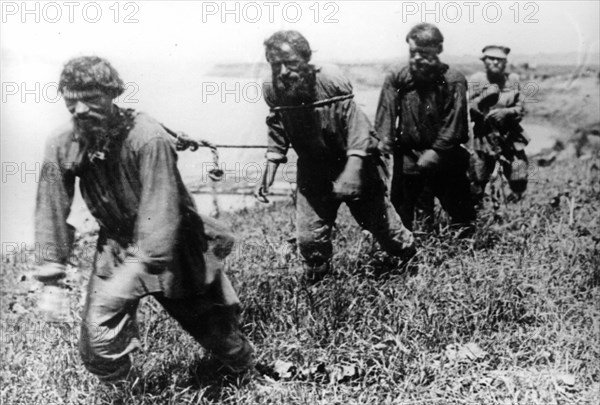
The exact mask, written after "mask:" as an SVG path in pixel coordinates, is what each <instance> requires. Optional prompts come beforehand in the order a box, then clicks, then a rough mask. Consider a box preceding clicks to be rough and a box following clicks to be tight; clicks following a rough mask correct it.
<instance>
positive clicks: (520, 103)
mask: <svg viewBox="0 0 600 405" xmlns="http://www.w3.org/2000/svg"><path fill="white" fill-rule="evenodd" d="M482 52H483V56H482V57H481V60H482V61H483V64H484V65H485V72H477V73H475V74H474V75H473V76H471V78H470V79H469V90H470V91H469V102H470V112H471V120H472V121H473V123H474V126H473V135H474V139H473V146H474V149H475V150H474V154H473V156H472V158H471V167H470V177H471V190H472V193H473V197H474V198H475V202H476V203H477V204H480V203H481V201H482V199H483V196H484V194H485V186H486V185H487V182H488V181H489V179H490V176H491V174H492V172H493V171H494V168H495V167H496V163H497V162H500V164H501V165H502V170H503V173H504V176H505V177H506V178H507V179H508V184H509V186H510V189H511V190H512V192H513V194H512V195H511V198H513V199H519V198H521V195H522V194H523V192H524V191H525V189H526V188H527V156H526V155H525V146H526V145H527V144H528V143H529V138H528V137H527V136H526V135H525V133H524V131H523V128H522V127H521V124H520V122H521V119H522V118H523V114H524V112H525V108H524V100H523V99H522V97H521V94H520V92H519V75H517V74H516V73H510V74H509V73H506V72H505V69H506V57H507V55H508V54H509V52H510V49H509V48H507V47H505V46H497V45H489V46H486V47H485V48H483V50H482Z"/></svg>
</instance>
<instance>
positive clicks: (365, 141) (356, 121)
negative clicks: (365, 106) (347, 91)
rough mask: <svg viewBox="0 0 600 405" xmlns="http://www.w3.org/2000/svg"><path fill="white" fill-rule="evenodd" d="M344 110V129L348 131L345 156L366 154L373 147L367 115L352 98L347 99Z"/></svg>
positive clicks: (371, 130)
mask: <svg viewBox="0 0 600 405" xmlns="http://www.w3.org/2000/svg"><path fill="white" fill-rule="evenodd" d="M346 103H347V109H346V111H345V112H344V117H345V121H346V129H347V131H348V146H347V152H346V155H347V156H361V157H364V156H367V155H368V153H369V151H370V149H371V148H372V147H373V136H372V135H373V127H372V126H371V123H370V122H369V119H368V118H367V115H366V114H365V113H364V112H363V111H362V110H361V109H360V108H359V107H358V106H357V105H356V102H355V101H354V100H352V99H351V100H348V101H346Z"/></svg>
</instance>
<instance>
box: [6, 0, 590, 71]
mask: <svg viewBox="0 0 600 405" xmlns="http://www.w3.org/2000/svg"><path fill="white" fill-rule="evenodd" d="M2 3H3V5H2V12H3V13H2V14H3V15H2V18H3V21H2V28H1V40H0V45H1V47H2V50H3V52H5V51H10V54H11V55H12V54H18V55H23V54H25V55H28V56H31V55H34V56H43V57H45V58H47V59H49V60H64V59H66V58H69V57H71V56H73V55H74V54H83V53H98V54H102V55H104V56H105V57H107V58H111V59H115V58H116V59H117V60H119V61H121V60H123V61H124V62H125V61H131V60H140V61H143V62H147V61H148V60H151V61H157V62H158V60H166V61H167V63H168V62H169V61H173V63H178V61H186V60H197V61H200V62H203V63H206V64H210V63H216V62H250V63H252V62H256V61H261V60H262V55H263V50H262V41H263V40H264V39H265V38H266V37H267V36H268V35H269V34H270V33H272V32H274V31H275V30H278V29H297V30H299V31H301V32H302V33H303V34H304V35H305V36H306V37H307V38H308V39H309V42H311V45H312V47H313V48H314V49H315V50H316V51H317V53H316V55H318V57H319V58H324V59H329V60H335V61H346V62H348V61H350V62H351V61H357V60H382V59H390V57H393V55H397V54H400V53H405V49H404V48H405V46H404V37H405V35H406V33H407V31H408V29H409V28H410V26H411V25H413V24H415V23H417V22H421V21H425V22H431V23H435V24H437V25H438V26H439V27H440V29H441V30H442V32H443V33H444V35H445V37H446V41H445V49H446V53H447V54H451V55H464V54H476V53H477V52H478V51H479V50H480V49H481V48H482V47H483V46H484V45H487V44H489V43H503V44H506V45H508V46H510V47H511V48H512V49H513V52H514V53H515V54H526V55H527V54H533V53H539V52H543V53H572V52H575V53H585V52H586V51H596V52H597V51H598V48H599V42H598V41H599V38H600V32H599V24H598V16H599V15H600V8H599V4H600V2H598V1H588V2H582V1H536V2H532V1H523V2H516V1H499V2H476V1H456V2H453V1H450V2H439V1H429V2H424V1H414V2H413V1H336V2H331V1H321V2H316V1H302V2H275V1H272V2H269V1H257V2H239V1H230V2H221V1H219V2H210V1H208V2H207V1H204V2H200V1H169V2H168V4H167V2H164V1H135V2H119V3H116V2H113V1H107V2H73V3H74V4H76V6H65V4H67V3H68V2H30V3H29V4H27V5H25V6H23V3H22V2H11V1H3V2H2ZM36 7H37V9H36ZM36 19H37V20H38V22H36ZM115 21H116V22H115Z"/></svg>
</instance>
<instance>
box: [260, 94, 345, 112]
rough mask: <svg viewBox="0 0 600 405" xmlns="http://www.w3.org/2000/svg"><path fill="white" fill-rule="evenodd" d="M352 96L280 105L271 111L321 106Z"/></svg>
mask: <svg viewBox="0 0 600 405" xmlns="http://www.w3.org/2000/svg"><path fill="white" fill-rule="evenodd" d="M352 98H354V94H345V95H343V96H336V97H331V98H326V99H324V100H318V101H315V102H314V103H309V104H302V105H282V106H278V107H272V108H271V112H279V111H293V110H305V109H310V108H315V107H322V106H324V105H329V104H333V103H337V102H338V101H344V100H350V99H352Z"/></svg>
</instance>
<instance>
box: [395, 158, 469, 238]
mask: <svg viewBox="0 0 600 405" xmlns="http://www.w3.org/2000/svg"><path fill="white" fill-rule="evenodd" d="M416 160H417V159H416V157H413V156H410V155H409V156H406V155H405V154H404V153H402V152H401V151H399V150H397V151H396V152H395V153H394V171H393V177H392V190H391V200H392V204H393V205H394V208H396V211H397V212H398V214H400V218H401V219H402V223H403V224H404V226H406V227H407V228H408V229H410V230H412V224H413V220H414V215H415V207H417V206H422V207H423V208H424V209H425V211H427V210H431V211H433V205H432V204H431V203H430V201H431V198H432V197H431V196H432V195H433V196H434V197H437V198H438V199H439V200H440V203H441V204H442V208H444V210H446V212H448V214H449V215H450V218H451V220H452V223H453V224H455V225H461V226H468V225H470V224H472V222H473V221H474V220H475V209H474V207H473V201H472V198H471V192H470V186H469V179H468V177H467V167H468V162H469V154H468V152H467V151H466V150H464V149H462V148H457V150H454V151H449V152H446V153H444V155H443V156H442V157H441V159H440V162H439V165H438V167H436V168H435V169H433V170H431V171H428V172H423V171H422V170H419V169H418V168H417V166H416ZM432 213H433V212H426V214H429V215H431V214H432Z"/></svg>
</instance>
